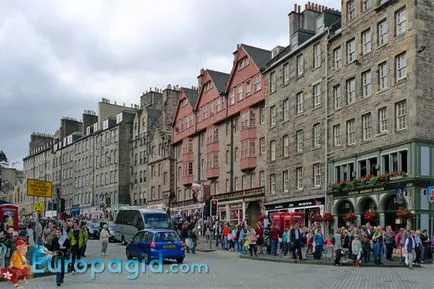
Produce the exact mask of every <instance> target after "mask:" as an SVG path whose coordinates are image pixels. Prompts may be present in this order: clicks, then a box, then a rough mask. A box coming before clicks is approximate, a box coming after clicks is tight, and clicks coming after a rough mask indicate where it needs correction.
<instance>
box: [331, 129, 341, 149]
mask: <svg viewBox="0 0 434 289" xmlns="http://www.w3.org/2000/svg"><path fill="white" fill-rule="evenodd" d="M333 142H334V146H335V147H337V146H340V145H341V125H340V124H337V125H334V126H333Z"/></svg>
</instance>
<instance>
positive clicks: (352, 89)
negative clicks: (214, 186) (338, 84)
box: [346, 77, 356, 105]
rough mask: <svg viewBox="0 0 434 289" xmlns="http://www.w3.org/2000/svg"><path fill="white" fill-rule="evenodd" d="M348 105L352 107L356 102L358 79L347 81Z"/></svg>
mask: <svg viewBox="0 0 434 289" xmlns="http://www.w3.org/2000/svg"><path fill="white" fill-rule="evenodd" d="M346 90H347V93H346V104H347V105H350V104H353V103H355V102H356V78H355V77H353V78H350V79H348V80H347V81H346Z"/></svg>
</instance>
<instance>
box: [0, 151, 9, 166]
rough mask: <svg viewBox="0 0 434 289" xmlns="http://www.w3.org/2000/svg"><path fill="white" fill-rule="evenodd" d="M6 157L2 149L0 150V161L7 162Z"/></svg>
mask: <svg viewBox="0 0 434 289" xmlns="http://www.w3.org/2000/svg"><path fill="white" fill-rule="evenodd" d="M7 162H8V158H7V157H6V154H5V153H4V152H3V151H0V163H7Z"/></svg>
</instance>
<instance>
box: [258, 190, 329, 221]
mask: <svg viewBox="0 0 434 289" xmlns="http://www.w3.org/2000/svg"><path fill="white" fill-rule="evenodd" d="M265 209H266V210H267V211H266V213H267V216H268V218H269V219H271V217H272V215H273V213H275V212H298V213H303V215H304V225H305V226H308V225H309V216H310V215H311V214H317V215H323V214H324V210H325V198H324V197H320V198H315V199H298V200H297V199H296V198H285V199H280V200H274V201H271V202H268V203H267V204H265Z"/></svg>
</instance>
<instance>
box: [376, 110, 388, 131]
mask: <svg viewBox="0 0 434 289" xmlns="http://www.w3.org/2000/svg"><path fill="white" fill-rule="evenodd" d="M386 131H387V106H385V107H381V108H379V109H378V132H379V133H383V132H386Z"/></svg>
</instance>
